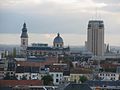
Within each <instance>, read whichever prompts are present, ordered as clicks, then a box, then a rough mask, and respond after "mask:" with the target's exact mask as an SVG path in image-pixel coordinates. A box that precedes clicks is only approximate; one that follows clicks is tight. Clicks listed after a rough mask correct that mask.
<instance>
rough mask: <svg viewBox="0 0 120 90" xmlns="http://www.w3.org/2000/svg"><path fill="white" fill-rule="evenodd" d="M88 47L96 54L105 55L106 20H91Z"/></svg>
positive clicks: (88, 31)
mask: <svg viewBox="0 0 120 90" xmlns="http://www.w3.org/2000/svg"><path fill="white" fill-rule="evenodd" d="M86 47H87V49H88V51H90V52H92V53H93V55H94V56H103V55H104V22H103V21H102V20H90V21H89V23H88V30H87V42H86Z"/></svg>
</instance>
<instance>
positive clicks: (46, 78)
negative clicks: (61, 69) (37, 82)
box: [42, 75, 53, 85]
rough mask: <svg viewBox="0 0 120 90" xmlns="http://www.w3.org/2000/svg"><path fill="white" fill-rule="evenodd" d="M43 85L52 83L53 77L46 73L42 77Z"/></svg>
mask: <svg viewBox="0 0 120 90" xmlns="http://www.w3.org/2000/svg"><path fill="white" fill-rule="evenodd" d="M42 80H43V83H44V85H52V84H53V78H52V76H50V75H46V76H44V77H42Z"/></svg>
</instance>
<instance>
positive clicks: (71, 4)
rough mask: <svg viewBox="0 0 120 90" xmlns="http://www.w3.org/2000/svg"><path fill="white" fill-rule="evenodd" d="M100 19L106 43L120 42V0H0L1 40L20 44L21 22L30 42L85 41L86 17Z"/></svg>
mask: <svg viewBox="0 0 120 90" xmlns="http://www.w3.org/2000/svg"><path fill="white" fill-rule="evenodd" d="M94 19H98V20H103V21H104V25H105V43H110V45H114V46H120V36H119V34H120V0H0V44H20V34H21V29H22V25H23V23H24V22H26V24H27V29H28V33H29V44H30V43H33V42H37V43H48V44H50V45H52V42H53V39H54V37H55V36H56V33H58V32H59V33H60V34H61V36H62V37H63V39H64V42H65V45H84V42H85V41H86V37H87V25H88V21H89V20H94Z"/></svg>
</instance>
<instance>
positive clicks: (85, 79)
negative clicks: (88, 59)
mask: <svg viewBox="0 0 120 90" xmlns="http://www.w3.org/2000/svg"><path fill="white" fill-rule="evenodd" d="M87 80H88V79H87V77H86V76H80V79H79V81H80V82H81V83H84V82H85V81H87Z"/></svg>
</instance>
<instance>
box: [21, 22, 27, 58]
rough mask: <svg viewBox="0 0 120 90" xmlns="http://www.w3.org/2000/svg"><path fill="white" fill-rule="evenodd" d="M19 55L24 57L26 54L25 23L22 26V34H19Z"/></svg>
mask: <svg viewBox="0 0 120 90" xmlns="http://www.w3.org/2000/svg"><path fill="white" fill-rule="evenodd" d="M20 38H21V54H22V55H23V56H24V55H25V54H26V49H27V47H28V34H27V28H26V23H24V24H23V28H22V34H21V37H20Z"/></svg>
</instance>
